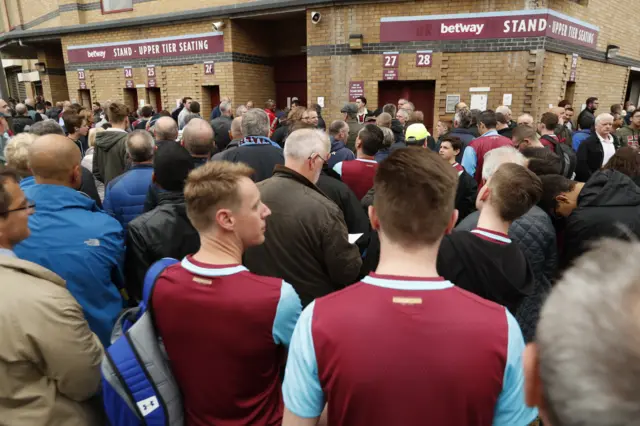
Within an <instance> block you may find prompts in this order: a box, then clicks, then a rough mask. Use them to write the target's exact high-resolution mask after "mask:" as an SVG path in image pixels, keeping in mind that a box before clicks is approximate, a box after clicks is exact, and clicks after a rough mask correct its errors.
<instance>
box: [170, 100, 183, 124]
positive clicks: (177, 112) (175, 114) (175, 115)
mask: <svg viewBox="0 0 640 426" xmlns="http://www.w3.org/2000/svg"><path fill="white" fill-rule="evenodd" d="M183 109H184V104H180V106H179V107H178V108H176V109H174V110H173V112H172V113H171V118H173V119H174V120H175V122H176V123H177V122H178V117H179V116H180V113H181V112H182V110H183Z"/></svg>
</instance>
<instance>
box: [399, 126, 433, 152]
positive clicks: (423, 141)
mask: <svg viewBox="0 0 640 426" xmlns="http://www.w3.org/2000/svg"><path fill="white" fill-rule="evenodd" d="M430 137H431V134H430V133H429V131H428V130H427V128H426V127H425V126H424V124H422V123H414V124H411V125H410V126H408V127H407V131H406V132H405V135H404V140H405V143H406V144H407V146H419V147H421V148H427V144H428V140H429V138H430Z"/></svg>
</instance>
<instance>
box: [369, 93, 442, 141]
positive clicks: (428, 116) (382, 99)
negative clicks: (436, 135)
mask: <svg viewBox="0 0 640 426" xmlns="http://www.w3.org/2000/svg"><path fill="white" fill-rule="evenodd" d="M435 92H436V82H435V80H424V81H379V82H378V104H379V105H381V106H382V105H386V104H394V105H398V99H401V98H403V99H408V100H409V101H411V102H412V103H413V105H415V107H416V111H422V112H423V113H424V125H425V127H426V128H427V129H428V130H429V132H431V134H433V104H434V102H435ZM394 118H395V117H394Z"/></svg>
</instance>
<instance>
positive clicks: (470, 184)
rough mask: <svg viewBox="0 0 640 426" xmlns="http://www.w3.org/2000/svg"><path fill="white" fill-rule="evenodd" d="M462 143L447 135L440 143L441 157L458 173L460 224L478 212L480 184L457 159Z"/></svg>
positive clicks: (457, 194)
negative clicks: (477, 199) (477, 198)
mask: <svg viewBox="0 0 640 426" xmlns="http://www.w3.org/2000/svg"><path fill="white" fill-rule="evenodd" d="M462 146H463V145H462V141H461V140H460V139H459V138H457V137H455V136H451V135H446V136H444V137H443V138H442V141H441V143H440V150H439V152H438V153H439V154H440V157H442V159H443V160H444V161H446V162H447V163H449V164H451V167H453V168H454V169H456V172H458V186H457V190H456V203H455V207H456V210H458V222H460V221H461V220H463V219H464V218H465V217H467V216H468V215H469V214H471V213H472V212H473V211H475V210H476V196H477V195H478V184H477V183H476V181H475V179H474V178H473V177H472V176H471V175H469V174H468V173H467V172H465V171H464V168H463V167H462V166H461V165H460V163H458V161H457V160H456V158H457V157H458V155H459V154H460V151H461V150H462Z"/></svg>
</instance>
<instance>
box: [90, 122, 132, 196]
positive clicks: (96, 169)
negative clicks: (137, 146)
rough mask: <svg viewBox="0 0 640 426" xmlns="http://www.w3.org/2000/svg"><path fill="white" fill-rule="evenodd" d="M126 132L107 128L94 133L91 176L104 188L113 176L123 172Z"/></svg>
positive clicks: (125, 154) (125, 156)
mask: <svg viewBox="0 0 640 426" xmlns="http://www.w3.org/2000/svg"><path fill="white" fill-rule="evenodd" d="M127 135H128V134H127V133H126V132H118V131H113V130H107V131H106V132H101V133H98V134H97V135H96V146H95V149H94V151H93V176H95V178H96V179H97V180H99V181H100V182H102V183H104V186H105V188H106V187H107V185H108V184H109V182H111V181H112V180H113V179H114V178H116V177H118V176H120V175H121V174H122V173H124V171H125V168H126V160H127V148H126V140H127Z"/></svg>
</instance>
